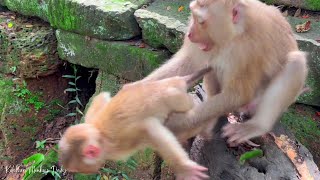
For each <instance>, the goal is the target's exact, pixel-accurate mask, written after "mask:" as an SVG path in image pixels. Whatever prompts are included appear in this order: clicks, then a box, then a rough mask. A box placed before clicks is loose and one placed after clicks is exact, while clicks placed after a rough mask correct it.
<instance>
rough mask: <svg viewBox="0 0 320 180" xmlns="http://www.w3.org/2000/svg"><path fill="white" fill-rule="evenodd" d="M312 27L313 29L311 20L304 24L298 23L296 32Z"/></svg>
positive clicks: (305, 30)
mask: <svg viewBox="0 0 320 180" xmlns="http://www.w3.org/2000/svg"><path fill="white" fill-rule="evenodd" d="M310 29H311V21H307V22H305V23H303V24H298V25H296V32H298V33H302V32H307V31H309V30H310Z"/></svg>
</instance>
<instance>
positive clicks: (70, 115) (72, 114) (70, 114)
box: [66, 113, 77, 117]
mask: <svg viewBox="0 0 320 180" xmlns="http://www.w3.org/2000/svg"><path fill="white" fill-rule="evenodd" d="M76 115H77V113H69V114H67V115H66V117H72V116H76Z"/></svg>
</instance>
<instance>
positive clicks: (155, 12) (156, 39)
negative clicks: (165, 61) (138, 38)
mask: <svg viewBox="0 0 320 180" xmlns="http://www.w3.org/2000/svg"><path fill="white" fill-rule="evenodd" d="M189 3H190V1H189V0H180V1H171V0H162V1H155V2H154V3H152V4H151V5H150V6H149V7H147V8H146V9H139V10H137V11H136V12H135V13H134V15H135V17H136V19H137V21H138V23H139V26H140V27H141V29H142V37H143V40H144V41H146V42H147V43H148V44H150V45H151V46H153V47H155V48H160V47H166V48H168V49H169V50H170V52H172V53H174V52H176V51H177V50H178V49H179V48H180V47H181V45H182V42H183V38H184V33H185V32H186V30H187V23H188V16H189V13H190V9H189ZM179 7H180V9H182V11H179V10H178V9H179Z"/></svg>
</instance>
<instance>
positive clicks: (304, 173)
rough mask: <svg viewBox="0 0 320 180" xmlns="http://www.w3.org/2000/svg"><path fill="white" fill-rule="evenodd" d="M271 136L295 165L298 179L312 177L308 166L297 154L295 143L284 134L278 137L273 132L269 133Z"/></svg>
mask: <svg viewBox="0 0 320 180" xmlns="http://www.w3.org/2000/svg"><path fill="white" fill-rule="evenodd" d="M269 134H270V135H271V136H273V138H274V141H275V143H276V144H277V146H278V148H279V149H281V150H282V152H284V153H285V154H286V155H287V157H288V158H289V159H290V160H291V162H292V163H293V164H294V166H295V167H296V169H297V171H298V174H299V176H300V179H303V180H307V179H308V180H309V179H310V180H311V179H313V177H312V175H311V173H310V172H309V169H308V166H307V164H306V162H305V161H304V160H303V159H302V157H301V156H300V155H299V152H298V150H297V147H296V145H295V144H294V143H293V142H292V140H290V138H289V137H288V136H286V135H283V134H281V135H280V137H277V136H276V135H275V134H273V133H269Z"/></svg>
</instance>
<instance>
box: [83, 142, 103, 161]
mask: <svg viewBox="0 0 320 180" xmlns="http://www.w3.org/2000/svg"><path fill="white" fill-rule="evenodd" d="M100 153H101V149H100V148H99V147H97V146H94V145H88V146H86V147H85V148H84V149H83V155H84V157H86V158H89V159H94V158H97V157H99V155H100Z"/></svg>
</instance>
